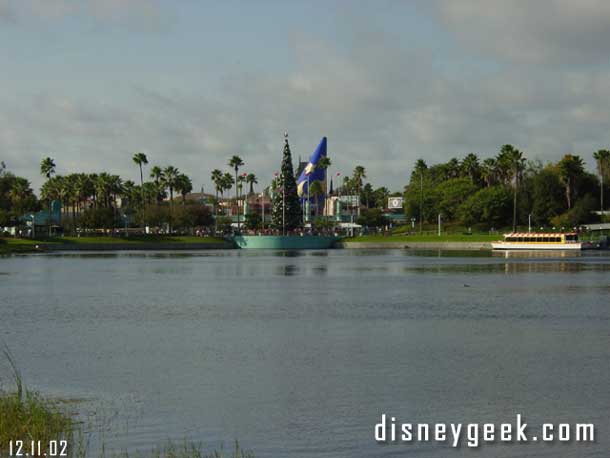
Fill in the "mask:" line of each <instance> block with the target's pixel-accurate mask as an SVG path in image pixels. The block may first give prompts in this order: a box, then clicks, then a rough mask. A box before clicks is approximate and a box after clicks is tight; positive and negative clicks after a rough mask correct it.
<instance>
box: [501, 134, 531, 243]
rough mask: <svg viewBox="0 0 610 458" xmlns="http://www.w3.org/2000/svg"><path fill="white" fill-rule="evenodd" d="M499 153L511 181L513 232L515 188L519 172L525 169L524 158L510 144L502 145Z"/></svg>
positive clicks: (515, 221)
mask: <svg viewBox="0 0 610 458" xmlns="http://www.w3.org/2000/svg"><path fill="white" fill-rule="evenodd" d="M500 155H501V157H502V159H501V160H502V162H503V164H504V165H505V167H506V170H507V172H506V173H507V175H508V176H509V177H510V180H511V181H512V182H513V232H515V231H516V230H517V190H518V188H519V180H520V178H521V174H522V173H523V170H525V158H524V157H523V153H522V152H521V151H519V150H518V149H515V148H514V147H513V146H512V145H504V146H503V147H502V150H501V152H500Z"/></svg>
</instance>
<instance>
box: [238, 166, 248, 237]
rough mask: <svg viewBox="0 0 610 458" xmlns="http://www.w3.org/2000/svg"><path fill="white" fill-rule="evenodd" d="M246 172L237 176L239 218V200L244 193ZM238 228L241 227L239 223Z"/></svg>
mask: <svg viewBox="0 0 610 458" xmlns="http://www.w3.org/2000/svg"><path fill="white" fill-rule="evenodd" d="M246 176H247V174H246V173H243V174H241V175H240V176H238V177H237V186H236V188H237V218H238V219H239V214H240V212H239V201H240V199H241V198H242V196H243V195H244V193H243V189H244V183H245V182H246ZM238 228H239V224H238Z"/></svg>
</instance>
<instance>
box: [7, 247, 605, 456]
mask: <svg viewBox="0 0 610 458" xmlns="http://www.w3.org/2000/svg"><path fill="white" fill-rule="evenodd" d="M609 293H610V255H609V254H608V253H601V252H591V253H585V254H583V255H561V254H556V255H548V254H546V255H542V256H541V255H538V256H533V255H521V256H520V257H508V258H507V257H505V256H504V255H503V254H499V255H495V254H494V255H492V254H491V253H437V252H420V253H417V252H411V251H405V250H370V251H359V250H334V251H311V252H298V253H297V252H265V251H263V252H257V251H209V252H193V253H168V252H165V253H153V252H123V253H112V254H109V253H76V254H75V253H70V254H47V255H28V256H13V257H6V258H2V259H0V313H1V316H0V336H1V337H2V338H3V339H4V340H5V341H6V342H7V343H8V344H9V346H10V347H11V349H12V351H13V353H14V356H15V358H16V359H17V362H18V364H19V366H20V368H21V371H22V372H23V375H24V377H25V381H26V383H27V384H28V385H29V387H31V388H34V389H36V390H39V391H41V392H43V393H45V394H48V395H52V396H59V397H65V398H76V399H81V400H82V401H81V402H80V403H79V404H78V409H79V410H80V411H81V413H82V414H83V415H88V417H89V420H88V422H89V423H91V424H92V426H91V427H92V429H93V430H94V431H98V432H100V431H103V437H104V441H105V443H106V445H107V446H110V447H111V448H118V449H129V450H135V449H149V448H150V447H151V446H152V445H154V444H162V443H163V442H166V441H167V440H168V439H170V438H171V439H176V440H182V439H185V438H186V439H191V440H195V441H201V442H203V443H204V444H208V445H210V446H212V447H215V446H218V445H219V444H220V443H222V442H224V443H225V444H230V443H231V442H232V441H233V440H234V439H236V438H237V439H239V441H240V442H241V444H242V445H243V446H244V447H245V448H247V449H251V450H253V451H254V452H255V453H256V455H257V456H258V457H290V458H296V457H299V458H310V457H330V458H334V457H346V458H347V457H350V458H351V457H365V456H366V457H386V456H415V457H452V456H456V457H458V456H478V457H482V456H483V457H524V456H528V457H575V458H576V457H579V458H580V457H602V456H603V457H607V456H608V450H609V449H610V447H609V445H610V437H609V436H610V420H609V419H610V300H609V297H610V294H609ZM0 368H3V369H4V373H2V374H1V375H0V376H3V378H2V380H3V381H4V382H5V383H6V377H5V376H6V364H3V363H0ZM382 413H386V414H388V415H391V416H395V417H396V418H397V421H399V422H403V423H416V422H427V423H436V422H447V423H449V422H464V423H467V422H478V423H484V422H494V423H502V422H514V418H515V415H516V414H517V413H521V414H522V415H524V417H525V420H526V421H527V423H528V424H529V425H530V428H531V431H532V432H536V431H539V430H540V428H539V426H538V425H540V424H542V423H543V422H553V423H561V422H574V423H576V422H593V423H595V425H596V433H597V441H596V443H593V444H577V443H568V444H561V443H552V444H543V443H532V442H529V443H528V444H511V445H507V444H491V445H490V444H486V445H483V446H481V447H480V448H479V449H477V450H473V449H469V448H468V447H466V446H465V445H462V447H460V448H458V449H451V448H448V446H447V445H442V444H435V443H429V444H417V443H413V444H404V443H397V444H387V445H380V444H377V443H376V442H375V440H374V436H373V429H374V425H375V424H376V423H377V422H379V420H380V417H381V414H382ZM95 443H96V440H95V439H94V441H93V442H92V444H95ZM92 447H95V445H92Z"/></svg>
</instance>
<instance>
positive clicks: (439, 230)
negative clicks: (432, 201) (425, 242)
mask: <svg viewBox="0 0 610 458" xmlns="http://www.w3.org/2000/svg"><path fill="white" fill-rule="evenodd" d="M438 236H439V237H440V236H441V214H440V213H439V214H438Z"/></svg>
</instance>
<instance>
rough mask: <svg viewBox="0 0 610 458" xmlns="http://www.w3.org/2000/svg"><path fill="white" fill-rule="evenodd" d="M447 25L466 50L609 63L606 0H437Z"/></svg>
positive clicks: (541, 60)
mask: <svg viewBox="0 0 610 458" xmlns="http://www.w3.org/2000/svg"><path fill="white" fill-rule="evenodd" d="M436 8H437V12H438V14H439V17H440V19H441V21H442V22H443V24H444V25H445V26H446V27H447V28H448V29H449V30H451V31H453V32H454V33H455V35H456V36H457V37H458V39H459V40H460V41H461V42H462V43H463V44H464V45H465V46H466V47H467V48H468V49H477V50H479V51H481V52H483V53H485V54H486V55H487V56H489V57H490V58H492V59H506V60H509V61H513V62H519V63H528V64H545V63H553V64H574V63H576V64H608V63H609V62H610V55H609V53H608V47H607V43H608V42H609V41H610V2H607V1H606V0H579V1H572V0H540V1H525V0H523V1H490V0H459V1H452V0H439V1H438V2H437V4H436Z"/></svg>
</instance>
